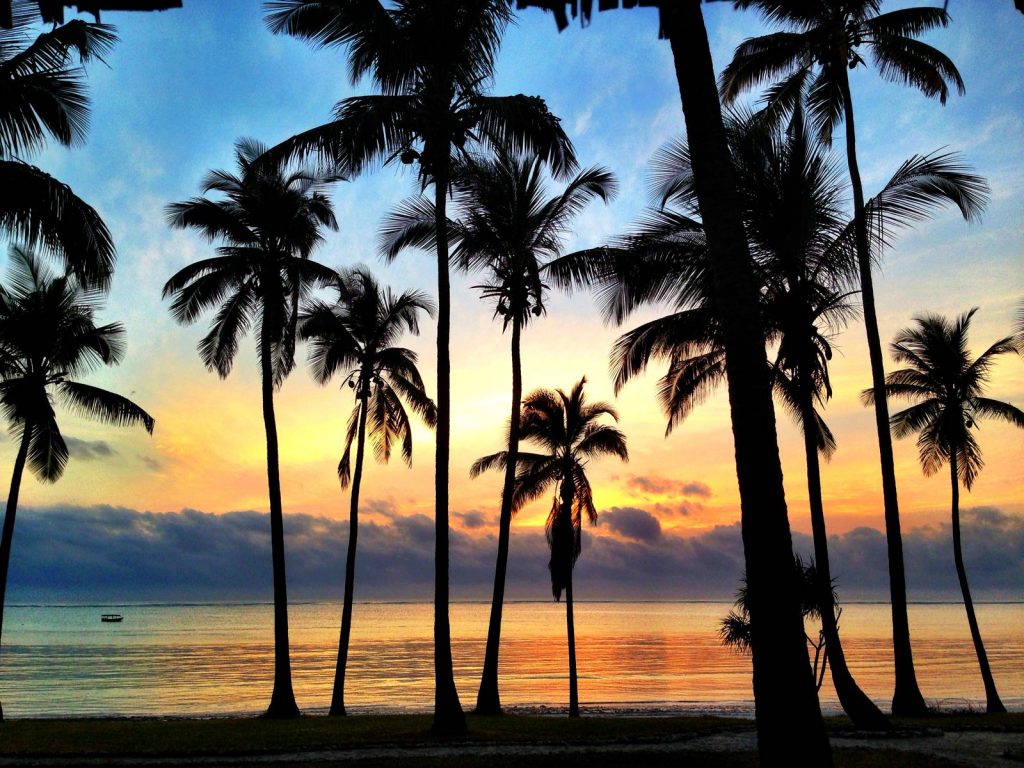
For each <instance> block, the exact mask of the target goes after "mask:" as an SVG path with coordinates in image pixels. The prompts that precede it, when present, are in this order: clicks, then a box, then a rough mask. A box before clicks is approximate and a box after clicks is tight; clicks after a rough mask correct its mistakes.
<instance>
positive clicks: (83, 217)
mask: <svg viewBox="0 0 1024 768" xmlns="http://www.w3.org/2000/svg"><path fill="white" fill-rule="evenodd" d="M38 12H39V10H38V6H36V7H33V4H32V3H28V2H19V3H17V4H15V6H14V7H13V16H12V19H11V21H12V23H11V26H10V28H9V29H8V28H0V232H4V233H6V234H8V235H10V236H11V237H12V238H14V239H15V240H17V241H19V242H22V243H24V244H26V246H27V247H36V246H42V247H43V248H45V249H46V250H47V251H49V252H51V253H52V254H54V255H55V256H56V257H57V258H58V260H59V261H60V262H61V264H62V266H63V267H64V268H65V269H69V270H71V271H73V272H74V273H75V275H76V276H77V277H78V279H79V280H80V281H81V283H82V284H83V285H85V286H90V287H91V286H98V287H101V288H108V287H109V285H110V276H111V273H112V270H113V265H114V257H115V252H114V243H113V240H112V238H111V236H110V232H109V230H108V229H107V227H106V225H105V224H104V223H103V220H102V219H100V217H99V214H97V213H96V211H95V210H94V209H93V208H92V207H90V206H89V205H88V204H86V203H85V202H84V201H83V200H82V199H81V198H79V197H78V196H76V195H75V194H74V192H72V191H71V189H70V188H69V187H68V186H67V185H65V184H63V183H61V182H60V181H58V180H57V179H55V178H53V177H52V176H50V175H49V174H47V173H45V172H43V171H41V170H40V169H39V168H37V167H35V166H33V165H30V164H29V163H27V162H25V161H24V160H23V159H21V158H22V156H24V155H26V154H30V153H33V152H38V151H40V150H41V149H43V148H44V147H45V146H46V140H47V138H48V137H49V138H53V139H55V140H56V141H57V142H58V143H60V144H63V145H65V146H70V145H73V144H80V143H81V142H82V141H83V140H84V138H85V131H86V128H87V127H88V122H89V120H88V118H89V100H88V97H87V96H86V92H85V87H84V83H83V80H84V77H83V76H84V69H83V67H82V66H81V65H84V64H86V63H88V62H90V61H92V60H93V59H99V60H101V61H102V57H103V55H104V54H105V53H106V52H107V51H109V50H110V49H111V47H112V46H113V44H114V43H115V42H116V41H117V36H116V35H115V34H114V30H113V27H110V26H108V25H105V24H89V23H86V22H84V21H80V20H74V21H70V22H68V23H67V24H61V25H60V26H54V27H53V28H52V29H51V30H49V31H47V32H43V33H42V34H40V35H38V36H36V35H33V34H32V28H33V21H34V19H35V18H36V17H37V16H38ZM76 63H77V65H78V66H76Z"/></svg>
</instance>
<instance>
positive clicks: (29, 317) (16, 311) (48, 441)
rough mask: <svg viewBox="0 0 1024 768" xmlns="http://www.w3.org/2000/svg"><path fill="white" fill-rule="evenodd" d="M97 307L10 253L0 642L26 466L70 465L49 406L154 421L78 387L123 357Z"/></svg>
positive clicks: (115, 421)
mask: <svg viewBox="0 0 1024 768" xmlns="http://www.w3.org/2000/svg"><path fill="white" fill-rule="evenodd" d="M99 308H100V294H99V292H98V291H97V290H95V289H93V288H87V287H83V285H82V283H81V281H80V280H79V279H78V278H77V277H76V276H75V275H74V274H67V275H64V276H62V277H55V276H54V275H52V274H51V273H50V271H49V270H48V269H47V268H46V266H45V265H44V264H42V263H41V262H40V260H39V257H38V256H36V255H35V254H34V253H32V252H31V251H29V250H27V249H22V248H19V247H14V248H12V249H11V252H10V273H9V277H8V284H7V285H6V286H0V408H2V409H3V414H4V417H5V418H6V419H7V423H8V426H9V428H10V432H11V436H12V437H13V438H15V439H16V440H17V441H18V454H17V457H16V458H15V460H14V472H13V474H12V476H11V490H10V494H9V496H8V497H7V509H6V511H5V512H4V525H3V538H2V540H0V637H2V632H3V608H4V599H5V596H6V591H7V572H8V568H9V566H10V562H11V543H12V541H13V538H14V518H15V515H16V514H17V512H18V497H19V493H20V491H21V479H22V474H23V472H24V470H25V466H26V464H27V465H28V469H29V471H30V472H31V473H32V474H33V475H35V476H36V478H37V479H39V480H40V481H42V482H45V483H53V482H56V481H57V480H59V479H60V477H61V475H62V474H63V473H64V468H65V466H66V465H67V462H68V448H67V444H66V443H65V441H64V438H63V437H62V436H61V433H60V428H59V426H58V425H57V414H56V413H55V412H54V409H53V405H54V401H57V402H59V403H61V404H62V405H64V406H65V407H67V408H68V409H70V410H71V411H73V412H75V413H77V414H79V415H82V416H86V417H88V418H91V419H96V420H98V421H101V422H103V423H106V424H110V425H113V426H131V425H134V424H141V425H142V426H143V427H145V429H146V431H147V432H149V433H151V434H152V432H153V423H154V422H153V417H152V416H150V415H149V414H148V413H146V412H145V411H144V410H143V409H142V408H140V407H139V406H138V405H136V404H135V403H133V402H132V401H131V400H128V399H127V398H125V397H122V396H121V395H117V394H114V393H113V392H109V391H107V390H105V389H100V388H99V387H94V386H92V385H91V384H83V383H81V382H80V381H77V379H78V378H79V377H81V376H82V375H83V374H86V373H88V372H89V371H91V370H93V369H95V368H97V367H99V366H102V365H117V364H118V363H119V362H120V361H121V359H122V358H123V357H124V328H123V327H122V325H121V324H120V323H108V324H106V325H97V324H96V312H97V310H98V309H99ZM0 720H3V707H2V706H0Z"/></svg>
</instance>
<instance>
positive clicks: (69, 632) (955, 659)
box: [0, 603, 1024, 717]
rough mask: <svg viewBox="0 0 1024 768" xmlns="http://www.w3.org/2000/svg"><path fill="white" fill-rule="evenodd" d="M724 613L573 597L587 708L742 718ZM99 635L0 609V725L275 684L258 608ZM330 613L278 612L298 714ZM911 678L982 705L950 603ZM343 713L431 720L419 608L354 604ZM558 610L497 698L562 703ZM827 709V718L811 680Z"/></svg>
mask: <svg viewBox="0 0 1024 768" xmlns="http://www.w3.org/2000/svg"><path fill="white" fill-rule="evenodd" d="M728 607H729V606H728V605H727V604H724V603H579V604H577V615H576V631H577V654H578V658H579V667H580V697H581V700H582V702H583V704H584V706H585V707H586V706H587V705H590V706H591V707H605V708H608V707H618V708H630V707H637V708H649V707H659V708H668V709H673V708H698V709H722V710H738V711H750V704H749V699H750V668H749V660H748V659H747V658H746V657H743V656H740V655H738V654H736V653H734V652H733V651H731V650H728V649H725V648H723V647H722V646H721V645H720V644H719V642H718V635H717V623H718V620H719V619H720V618H721V617H722V616H723V615H724V614H725V613H726V611H727V610H728ZM119 610H121V612H123V613H124V614H125V621H124V623H122V624H115V625H110V624H100V622H99V614H100V613H101V612H103V611H102V610H101V608H97V607H18V606H12V607H10V608H8V614H7V626H6V627H5V629H8V628H9V629H8V632H7V633H6V642H5V644H4V651H3V654H2V656H0V696H2V700H3V702H4V709H5V714H9V715H10V716H14V717H30V716H41V715H78V716H87V715H154V714H175V715H209V714H221V713H254V712H259V711H261V710H262V709H263V708H264V707H265V706H266V703H267V698H268V696H269V692H270V688H271V685H272V681H273V663H272V661H273V636H272V608H271V606H269V605H215V606H209V605H208V606H138V607H125V608H120V609H119ZM488 611H489V606H488V605H486V604H483V603H462V604H456V605H453V606H452V627H453V643H452V653H453V658H454V664H455V674H456V682H457V685H458V688H459V691H460V693H461V695H462V698H463V703H464V704H471V703H472V701H473V700H474V699H475V695H476V684H477V681H478V675H479V670H480V663H481V661H482V658H483V650H484V640H485V636H486V631H487V618H488ZM978 612H979V620H980V622H981V625H982V627H983V631H984V633H985V642H986V647H987V649H988V652H989V658H990V661H991V663H992V666H993V670H994V673H995V675H996V681H997V684H998V685H999V688H1000V693H1001V694H1002V695H1003V700H1004V702H1006V704H1007V706H1008V707H1010V708H1012V709H1022V708H1024V664H1022V661H1024V648H1022V644H1021V642H1020V638H1019V633H1020V628H1021V627H1022V626H1024V605H1021V604H999V605H981V606H978ZM338 614H339V610H338V606H336V605H334V604H328V603H316V604H307V605H296V606H293V607H292V608H291V609H290V619H291V627H292V631H291V636H292V668H293V676H294V685H295V691H296V697H297V699H298V702H299V705H300V707H302V708H303V709H304V710H306V711H313V712H315V711H324V710H326V707H327V706H328V704H329V701H330V695H331V686H332V682H333V674H334V663H335V654H336V647H337V646H336V643H337V632H338V630H337V623H338ZM910 618H911V628H912V633H913V634H912V639H913V641H914V653H915V661H916V666H917V672H918V679H919V681H920V684H921V688H922V690H923V691H924V692H925V695H926V697H928V698H929V699H930V700H932V701H941V702H944V703H946V704H947V705H948V704H973V705H974V706H981V704H982V703H983V701H984V692H983V689H982V685H981V679H980V675H979V674H978V668H977V661H976V660H975V657H974V650H973V647H972V646H971V642H970V636H969V634H968V630H967V627H966V621H965V620H964V619H963V608H962V606H959V605H927V606H925V605H917V606H912V607H911V609H910ZM354 619H355V620H354V627H353V636H352V646H351V651H350V657H349V659H350V660H349V674H348V683H349V684H348V689H347V696H346V704H348V705H349V706H350V708H351V709H352V710H354V711H408V710H420V711H426V710H429V709H430V707H431V706H432V703H433V650H432V636H431V628H432V619H433V614H432V607H431V606H430V605H429V604H411V603H404V604H381V603H376V604H357V605H356V606H355V617H354ZM888 621H889V609H888V607H887V606H885V605H847V606H845V610H844V613H843V616H842V632H843V635H844V644H845V648H846V652H847V656H848V660H849V663H850V667H851V669H852V671H853V673H854V674H855V675H856V677H857V679H858V681H859V682H860V684H861V686H862V687H863V688H864V690H865V691H866V692H867V693H868V695H870V696H871V697H872V698H874V699H875V700H876V701H877V702H879V703H880V704H881V705H882V706H883V707H887V706H888V697H889V696H890V695H891V692H892V657H891V643H890V636H889V630H888ZM564 632H565V620H564V606H562V605H560V604H554V603H512V604H510V605H508V606H507V607H506V610H505V626H504V631H503V638H504V639H503V646H502V666H501V681H502V700H503V702H504V703H505V704H506V705H511V706H537V705H548V706H563V705H564V703H565V701H566V697H567V680H566V678H567V665H568V661H567V655H566V648H565V636H564ZM822 703H823V706H824V708H825V709H826V710H829V711H836V709H837V704H836V698H835V693H834V691H833V690H832V688H831V684H830V683H829V682H828V680H827V678H826V684H825V687H824V688H823V689H822Z"/></svg>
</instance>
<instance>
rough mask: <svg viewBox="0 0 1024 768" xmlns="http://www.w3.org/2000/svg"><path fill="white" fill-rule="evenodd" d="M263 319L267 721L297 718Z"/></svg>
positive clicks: (274, 427) (270, 376) (271, 377)
mask: <svg viewBox="0 0 1024 768" xmlns="http://www.w3.org/2000/svg"><path fill="white" fill-rule="evenodd" d="M266 325H267V321H266V318H264V321H263V327H262V328H261V329H260V374H261V379H262V387H263V426H264V429H265V430H266V433H267V486H268V490H269V494H270V547H271V557H272V559H273V563H274V691H273V693H272V694H271V696H270V706H268V707H267V712H266V715H265V716H266V717H272V718H287V717H298V716H299V708H298V706H297V705H296V704H295V693H294V692H293V691H292V666H291V659H290V658H289V655H288V587H287V580H286V579H285V571H284V513H283V511H282V507H281V475H280V459H279V457H278V447H277V421H276V419H275V418H274V375H273V371H272V370H271V356H270V354H271V345H270V334H269V332H268V330H267V327H266Z"/></svg>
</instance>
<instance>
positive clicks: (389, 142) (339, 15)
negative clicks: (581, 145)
mask: <svg viewBox="0 0 1024 768" xmlns="http://www.w3.org/2000/svg"><path fill="white" fill-rule="evenodd" d="M266 6H267V9H268V11H269V13H268V16H267V23H268V25H269V26H270V28H271V29H272V30H273V31H274V32H278V33H285V34H290V35H293V36H296V37H301V38H304V39H307V40H310V41H311V42H313V43H314V44H315V45H321V46H337V45H347V46H348V47H349V73H350V75H351V78H352V80H353V82H355V81H357V80H358V79H359V78H360V77H362V76H363V75H370V76H371V77H372V78H373V81H374V82H375V83H376V84H377V85H378V86H379V87H380V89H381V91H382V94H381V95H378V96H356V97H352V98H348V99H344V100H342V101H341V102H339V103H338V104H337V106H336V107H335V120H334V121H333V122H330V123H327V124H325V125H322V126H319V127H317V128H313V129H311V130H309V131H305V132H304V133H300V134H298V135H296V136H293V137H292V138H290V139H288V140H287V141H285V142H282V143H281V144H280V145H278V146H277V147H275V152H276V153H282V154H284V155H288V156H291V155H295V154H299V155H308V154H317V155H318V156H319V157H321V158H322V159H324V160H326V161H328V162H330V163H333V164H334V165H335V166H336V167H338V168H341V169H344V171H345V172H350V173H359V172H361V171H362V170H363V169H364V168H365V167H366V166H367V165H368V164H370V163H372V162H377V161H384V162H388V161H391V160H393V159H395V158H399V159H401V161H402V162H404V163H406V164H411V163H418V164H419V169H420V174H421V176H422V177H423V179H424V183H426V182H427V181H428V180H431V179H436V178H437V177H438V174H440V175H441V177H442V178H444V179H445V181H444V183H447V174H448V166H449V164H450V162H451V159H452V156H451V154H450V153H451V152H453V151H454V152H455V153H456V156H459V155H461V153H462V152H464V151H465V148H466V146H467V145H468V144H470V143H472V142H478V143H482V144H484V145H486V146H494V147H507V148H512V149H516V148H518V149H528V150H531V151H533V152H536V153H538V154H540V155H541V156H542V157H544V159H545V160H546V161H548V162H549V163H550V164H551V166H552V167H553V168H554V169H555V170H556V172H558V173H563V172H567V171H570V170H571V169H572V168H573V167H574V165H575V158H574V156H573V153H572V147H571V145H570V143H569V140H568V138H567V137H566V136H565V134H564V132H563V131H562V129H561V127H560V126H559V124H558V118H556V117H554V116H553V115H551V113H550V112H548V110H547V107H546V106H545V104H544V102H543V100H542V99H539V98H536V97H527V96H523V95H518V96H506V97H493V96H485V95H483V89H484V86H485V85H486V84H487V82H488V81H489V80H490V79H491V77H492V75H493V69H494V60H495V56H496V55H497V51H498V46H499V43H500V40H501V35H502V32H503V31H504V29H505V27H506V25H507V24H508V22H509V20H510V18H511V11H510V9H509V2H508V0H473V1H472V2H464V1H460V2H456V1H455V0H440V2H438V1H437V0H429V1H428V0H399V2H396V3H395V4H394V5H393V6H392V7H387V8H386V7H384V6H383V5H382V4H381V3H380V2H378V0H346V1H344V2H340V3H337V2H327V1H326V0H270V1H269V2H268V3H267V4H266Z"/></svg>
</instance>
